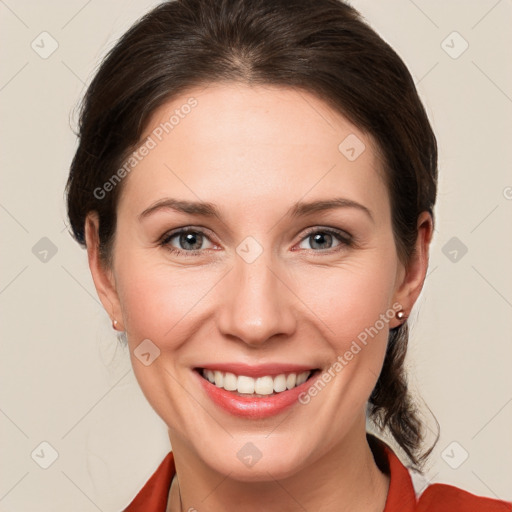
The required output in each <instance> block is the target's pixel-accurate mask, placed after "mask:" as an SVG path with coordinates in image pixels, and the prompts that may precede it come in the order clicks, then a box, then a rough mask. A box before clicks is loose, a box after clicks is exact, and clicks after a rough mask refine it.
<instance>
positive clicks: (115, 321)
mask: <svg viewBox="0 0 512 512" xmlns="http://www.w3.org/2000/svg"><path fill="white" fill-rule="evenodd" d="M112 329H114V330H115V331H117V320H115V319H114V320H112Z"/></svg>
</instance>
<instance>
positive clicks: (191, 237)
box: [180, 233, 201, 249]
mask: <svg viewBox="0 0 512 512" xmlns="http://www.w3.org/2000/svg"><path fill="white" fill-rule="evenodd" d="M200 236H201V235H199V237H198V235H197V234H194V233H186V234H185V235H181V240H180V242H181V243H182V246H184V247H186V248H188V249H198V248H200V247H201V241H200V240H201V238H200ZM196 239H199V243H198V242H197V240H196ZM187 244H191V245H192V246H194V245H197V244H198V247H187Z"/></svg>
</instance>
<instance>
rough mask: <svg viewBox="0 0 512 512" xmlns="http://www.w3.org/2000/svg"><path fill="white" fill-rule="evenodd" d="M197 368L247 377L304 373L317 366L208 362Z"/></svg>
mask: <svg viewBox="0 0 512 512" xmlns="http://www.w3.org/2000/svg"><path fill="white" fill-rule="evenodd" d="M196 368H205V369H208V370H212V371H213V370H219V371H221V372H230V373H234V374H235V375H246V376H247V377H253V378H256V377H264V376H265V375H273V376H277V375H281V374H282V373H302V372H306V371H313V370H316V369H317V367H314V366H308V365H302V364H290V363H267V364H256V365H248V364H245V363H206V364H204V365H198V366H197V367H196Z"/></svg>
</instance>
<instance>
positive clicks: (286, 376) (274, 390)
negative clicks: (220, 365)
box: [194, 368, 320, 398]
mask: <svg viewBox="0 0 512 512" xmlns="http://www.w3.org/2000/svg"><path fill="white" fill-rule="evenodd" d="M194 371H195V372H197V373H198V374H199V376H200V377H201V378H202V379H204V380H206V381H208V382H209V383H210V384H213V385H214V386H216V387H217V388H221V389H223V390H225V391H228V392H230V393H231V394H232V395H235V396H239V397H250V398H269V397H272V396H275V395H280V394H282V393H285V392H287V391H291V390H293V389H295V388H298V387H299V386H302V385H303V384H304V383H305V382H307V381H309V380H311V379H312V378H313V377H314V376H316V375H317V374H318V373H320V369H319V368H313V369H311V370H304V371H295V372H293V371H290V372H281V373H278V374H268V375H260V376H258V377H251V376H248V375H243V374H235V373H232V372H226V371H222V370H220V369H213V368H194Z"/></svg>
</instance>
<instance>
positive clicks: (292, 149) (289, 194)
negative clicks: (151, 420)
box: [89, 84, 419, 480]
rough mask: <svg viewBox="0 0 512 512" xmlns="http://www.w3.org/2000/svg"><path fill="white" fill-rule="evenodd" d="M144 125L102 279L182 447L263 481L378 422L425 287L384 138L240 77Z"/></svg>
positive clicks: (148, 392)
mask: <svg viewBox="0 0 512 512" xmlns="http://www.w3.org/2000/svg"><path fill="white" fill-rule="evenodd" d="M191 97H193V98H195V100H193V101H192V100H190V99H189V98H191ZM187 102H188V103H187ZM187 104H188V105H193V106H192V107H191V108H186V107H184V105H187ZM176 111H178V112H177V113H176ZM173 114H174V115H175V117H174V119H173V121H171V123H172V127H171V128H170V125H169V124H167V125H165V123H166V122H169V119H170V118H171V116H172V115H173ZM177 120H178V121H177ZM162 126H166V128H167V131H168V133H166V130H165V129H163V128H162ZM144 137H145V138H146V137H150V138H149V139H146V146H147V147H148V148H149V150H148V151H143V152H144V153H147V154H146V156H144V157H143V158H141V159H140V161H138V163H137V165H135V166H134V167H133V169H131V170H130V172H129V174H128V175H127V176H126V177H125V178H124V181H123V183H122V187H123V189H122V194H121V196H120V200H119V204H118V222H117V228H116V229H117V231H116V235H115V242H114V246H113V264H112V267H111V268H110V269H109V270H105V271H104V273H103V274H102V271H101V270H95V271H93V274H94V277H95V282H96V285H97V287H98V291H99V292H100V296H101V297H102V300H103V302H104V304H105V307H106V309H107V310H108V312H109V314H111V315H112V316H115V317H116V319H117V320H118V321H119V326H120V328H121V329H123V330H125V331H126V333H127V338H128V342H129V347H130V354H131V358H132V364H133V369H134V372H135V375H136V377H137V379H138V382H139V383H140V386H141V388H142V390H143V392H144V394H145V396H146V397H147V399H148V401H149V402H150V403H151V405H152V406H153V408H154V409H155V410H156V412H157V413H158V414H159V415H160V416H161V417H162V419H163V420H164V421H165V422H166V424H167V425H168V427H169V434H170V439H171V443H172V445H173V448H174V447H175V446H178V445H179V446H182V447H183V449H185V447H186V449H187V450H188V451H189V453H191V454H194V455H195V456H196V457H197V458H198V459H201V460H202V461H204V463H206V464H207V465H209V466H210V467H211V468H215V469H216V470H217V471H220V472H223V473H225V474H227V473H231V476H232V477H233V478H238V479H240V480H258V479H265V478H267V476H268V473H267V471H269V472H271V473H272V475H274V476H275V477H276V478H277V477H284V476H286V475H290V474H292V473H293V472H294V471H296V470H298V469H300V468H301V467H304V466H306V465H308V464H310V463H312V462H313V461H314V460H315V459H317V458H319V457H321V456H322V455H325V454H327V453H329V452H333V451H336V450H340V449H341V447H342V446H344V444H345V445H346V443H348V442H349V441H350V440H351V439H354V438H355V437H357V436H361V435H362V433H363V434H364V429H365V423H364V422H365V407H366V402H367V400H368V397H369V395H370V393H371V391H372V389H373V387H374V386H375V383H376V381H377V377H378V375H379V372H380V370H381V367H382V363H383V359H384V355H385V349H386V343H387V338H388V333H389V329H390V328H391V327H395V326H396V325H398V321H397V320H396V319H395V318H394V316H393V315H394V313H395V312H396V310H397V309H401V308H402V307H403V309H404V310H406V311H407V308H408V307H412V303H411V301H413V300H414V293H413V292H411V286H412V285H411V283H410V282H409V281H407V273H406V271H405V269H404V267H403V265H402V264H401V263H400V261H399V259H398V257H397V251H396V246H395V241H394V239H393V233H392V226H391V209H390V201H389V195H388V191H387V189H386V185H385V183H384V180H383V177H382V176H383V173H382V164H381V162H380V160H379V159H378V156H377V152H376V151H375V147H374V145H373V142H372V140H371V138H370V137H369V136H368V135H367V134H365V133H363V132H362V131H361V130H359V129H358V128H357V127H356V126H354V125H352V124H351V123H350V122H348V121H347V119H345V118H344V117H343V116H341V115H340V114H338V113H336V112H334V111H333V110H332V109H330V108H329V107H328V106H327V105H326V104H324V103H323V102H322V101H321V100H319V99H317V98H316V97H315V96H313V95H310V94H308V93H305V92H298V91H296V90H293V89H288V88H276V87H262V86H258V87H249V86H245V85H239V84H214V85H210V86H209V87H207V88H202V89H194V90H191V91H190V92H188V93H186V94H183V95H182V96H180V97H178V98H175V99H174V100H173V101H172V102H171V103H168V104H166V105H165V106H163V107H161V108H160V109H159V110H158V111H157V112H156V113H155V114H154V115H153V117H152V119H151V122H150V124H149V126H148V127H147V130H146V133H145V136H144ZM347 137H348V139H347ZM344 141H345V142H344ZM140 153H141V151H139V154H140ZM192 203H194V204H192ZM196 203H197V204H196ZM91 229H92V228H91ZM90 232H91V231H89V233H90ZM91 254H92V253H91ZM94 258H95V257H94V255H93V256H92V259H93V260H94ZM92 266H94V262H93V265H92ZM418 291H419V290H418ZM397 303H398V305H397ZM336 363H338V364H336ZM204 368H207V369H210V370H211V372H212V373H210V374H209V375H210V379H212V374H213V378H215V377H216V378H217V379H216V381H215V382H216V383H213V384H212V383H210V382H208V381H207V380H206V379H205V377H204V376H202V375H201V373H202V372H201V370H198V369H204ZM215 370H217V371H216V372H215ZM300 374H304V375H303V376H300ZM204 375H205V376H206V377H208V373H205V374H204ZM309 375H311V376H310V377H309V379H308V380H307V381H305V382H303V383H302V384H300V382H301V381H302V380H303V379H304V378H305V377H306V376H309ZM329 375H330V378H329ZM250 377H253V378H250ZM297 379H299V380H298V381H297ZM294 381H295V383H294ZM297 382H298V383H299V384H300V385H299V386H297ZM294 384H295V387H294ZM234 386H237V387H236V390H233V387H234ZM253 386H256V388H254V387H253ZM223 387H226V388H231V391H230V390H225V389H223ZM283 388H284V389H286V391H283ZM288 388H290V389H288ZM254 392H255V393H256V394H257V395H265V396H254V395H252V396H250V395H249V393H254ZM268 393H273V394H272V395H268ZM248 456H249V457H253V458H254V457H256V459H257V458H259V457H261V458H260V459H259V460H258V462H257V463H256V464H254V465H253V466H252V467H251V465H250V464H247V463H241V462H244V460H245V461H247V460H249V459H247V457H248Z"/></svg>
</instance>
